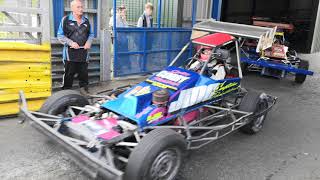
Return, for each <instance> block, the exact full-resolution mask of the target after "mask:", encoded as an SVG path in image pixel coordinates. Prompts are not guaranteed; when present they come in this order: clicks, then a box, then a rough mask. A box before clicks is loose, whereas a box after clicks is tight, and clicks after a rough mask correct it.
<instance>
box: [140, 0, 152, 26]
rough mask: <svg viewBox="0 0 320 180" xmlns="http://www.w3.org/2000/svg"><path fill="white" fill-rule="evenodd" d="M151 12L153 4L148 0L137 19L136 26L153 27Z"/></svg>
mask: <svg viewBox="0 0 320 180" xmlns="http://www.w3.org/2000/svg"><path fill="white" fill-rule="evenodd" d="M152 12H153V5H152V4H151V3H150V2H148V3H147V4H146V5H145V6H144V12H143V14H142V16H141V17H140V18H139V20H138V23H137V27H148V28H149V27H153V18H152Z"/></svg>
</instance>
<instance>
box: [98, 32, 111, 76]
mask: <svg viewBox="0 0 320 180" xmlns="http://www.w3.org/2000/svg"><path fill="white" fill-rule="evenodd" d="M100 35H101V36H100V37H101V40H100V81H107V80H110V79H111V75H110V72H111V71H110V70H111V56H110V39H111V37H110V33H109V31H108V29H104V30H101V33H100Z"/></svg>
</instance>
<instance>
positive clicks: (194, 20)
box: [192, 0, 198, 27]
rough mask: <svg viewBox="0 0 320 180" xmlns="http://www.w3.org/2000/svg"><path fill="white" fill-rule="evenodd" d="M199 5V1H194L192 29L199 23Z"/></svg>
mask: <svg viewBox="0 0 320 180" xmlns="http://www.w3.org/2000/svg"><path fill="white" fill-rule="evenodd" d="M197 5H198V0H192V27H193V25H194V24H195V23H196V21H197Z"/></svg>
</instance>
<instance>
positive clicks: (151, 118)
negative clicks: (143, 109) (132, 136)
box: [147, 111, 163, 123]
mask: <svg viewBox="0 0 320 180" xmlns="http://www.w3.org/2000/svg"><path fill="white" fill-rule="evenodd" d="M162 117H163V113H162V112H161V111H160V112H157V113H155V114H151V115H150V116H148V118H147V121H148V122H149V123H152V122H154V121H156V120H158V119H160V118H162Z"/></svg>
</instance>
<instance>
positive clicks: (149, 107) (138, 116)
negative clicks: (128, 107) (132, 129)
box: [136, 106, 152, 118]
mask: <svg viewBox="0 0 320 180" xmlns="http://www.w3.org/2000/svg"><path fill="white" fill-rule="evenodd" d="M151 110H152V107H151V106H148V107H146V108H145V109H143V110H142V111H141V112H139V113H138V114H136V118H141V117H142V116H143V115H144V114H147V113H149V111H151Z"/></svg>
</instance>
